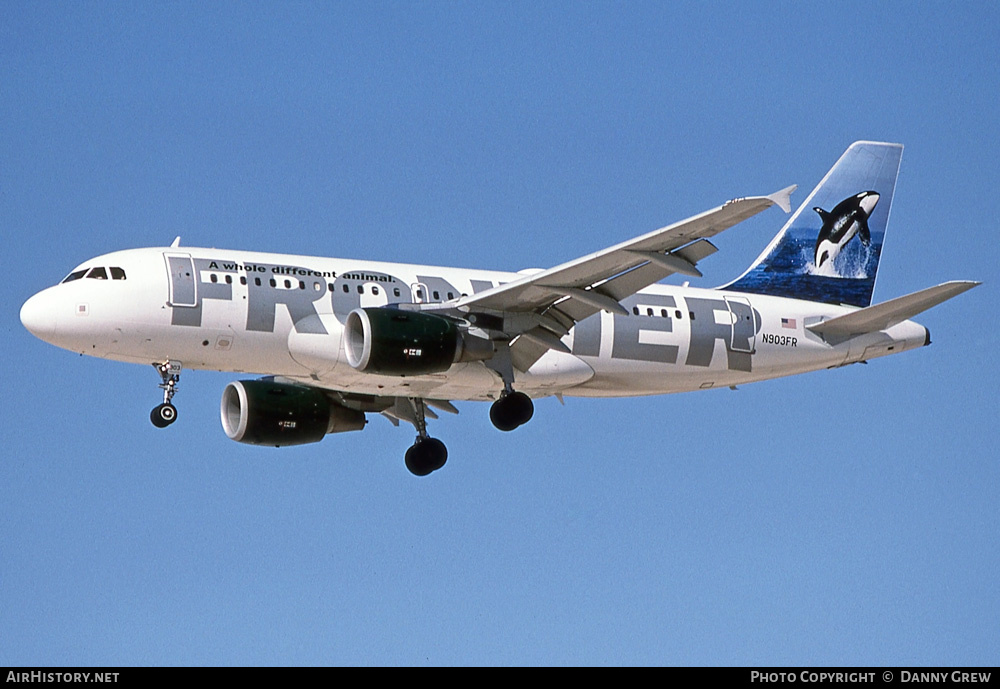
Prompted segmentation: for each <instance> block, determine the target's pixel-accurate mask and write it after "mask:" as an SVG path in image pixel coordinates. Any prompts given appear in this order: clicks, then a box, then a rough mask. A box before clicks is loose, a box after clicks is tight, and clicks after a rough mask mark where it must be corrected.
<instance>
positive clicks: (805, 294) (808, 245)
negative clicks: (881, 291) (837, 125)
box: [722, 141, 903, 307]
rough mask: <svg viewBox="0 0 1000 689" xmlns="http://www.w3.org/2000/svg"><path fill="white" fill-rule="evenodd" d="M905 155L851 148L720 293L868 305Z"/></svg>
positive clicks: (884, 147) (882, 147)
mask: <svg viewBox="0 0 1000 689" xmlns="http://www.w3.org/2000/svg"><path fill="white" fill-rule="evenodd" d="M902 156H903V147H902V146H901V145H899V144H889V143H881V142H874V141H858V142H855V143H854V144H852V145H851V146H850V148H848V149H847V151H845V152H844V154H843V155H842V156H841V157H840V160H838V161H837V162H836V164H835V165H834V166H833V167H832V168H831V169H830V171H829V172H828V173H827V175H826V176H825V177H824V178H823V179H822V180H821V181H820V183H819V184H818V185H817V186H816V188H815V189H813V190H812V193H810V194H809V196H808V197H807V198H806V200H805V201H804V202H803V203H802V205H800V206H799V207H798V209H797V210H796V211H795V213H794V214H793V215H792V217H791V219H789V221H788V222H787V223H786V224H785V226H784V227H783V228H782V229H781V231H780V232H779V233H778V235H777V236H776V237H775V238H774V239H773V240H772V241H771V244H770V245H769V246H768V247H767V248H766V249H764V252H763V253H762V254H761V255H760V257H759V258H758V259H757V261H756V262H754V263H753V265H751V266H750V268H748V269H747V271H746V272H745V273H743V275H741V276H740V277H739V278H737V279H736V280H735V281H734V282H731V283H730V284H728V285H725V286H724V287H722V289H729V290H734V291H737V292H748V293H751V294H768V295H773V296H778V297H790V298H793V299H806V300H809V301H817V302H822V303H826V304H837V305H847V306H859V307H865V306H869V305H871V303H872V293H873V292H874V290H875V274H876V272H877V270H878V262H879V258H880V257H881V254H882V241H883V239H884V238H885V231H886V227H887V225H888V223H889V210H890V208H891V207H892V196H893V192H894V191H895V188H896V177H897V175H898V174H899V164H900V161H901V160H902ZM827 208H829V209H831V210H829V211H827V210H825V209H827ZM855 236H857V237H858V238H859V240H860V241H852V240H853V239H854V237H855Z"/></svg>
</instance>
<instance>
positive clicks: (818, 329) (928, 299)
mask: <svg viewBox="0 0 1000 689" xmlns="http://www.w3.org/2000/svg"><path fill="white" fill-rule="evenodd" d="M979 284H981V283H978V282H973V281H968V280H957V281H954V282H945V283H944V284H941V285H938V286H937V287H928V288H927V289H922V290H920V291H919V292H914V293H913V294H907V295H906V296H904V297H897V298H896V299H890V300H889V301H887V302H883V303H881V304H876V305H875V306H868V307H866V308H863V309H858V310H857V311H854V312H853V313H849V314H847V315H846V316H838V317H836V318H832V319H830V320H828V321H822V322H820V323H814V324H812V325H807V326H806V327H807V328H808V329H809V330H811V331H813V332H814V333H820V334H823V335H856V334H859V333H869V332H874V331H877V330H885V329H886V328H891V327H892V326H894V325H895V324H896V323H902V322H903V321H905V320H908V319H910V318H913V317H914V316H916V315H917V314H918V313H923V312H924V311H926V310H927V309H929V308H931V307H932V306H937V305H938V304H940V303H941V302H943V301H947V300H949V299H951V298H952V297H957V296H958V295H959V294H961V293H962V292H965V291H966V290H970V289H972V288H973V287H975V286H976V285H979Z"/></svg>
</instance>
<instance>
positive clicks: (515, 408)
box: [486, 347, 535, 431]
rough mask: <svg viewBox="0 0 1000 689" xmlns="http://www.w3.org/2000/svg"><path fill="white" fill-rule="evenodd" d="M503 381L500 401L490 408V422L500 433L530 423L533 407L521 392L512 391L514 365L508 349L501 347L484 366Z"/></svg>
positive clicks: (533, 411) (528, 398)
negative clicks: (494, 372) (498, 375)
mask: <svg viewBox="0 0 1000 689" xmlns="http://www.w3.org/2000/svg"><path fill="white" fill-rule="evenodd" d="M486 365H487V366H489V367H490V368H492V369H493V370H494V371H496V372H497V373H498V374H500V378H501V380H503V392H501V393H500V399H498V400H497V401H496V402H494V403H493V406H491V407H490V421H492V422H493V425H494V426H496V427H497V428H498V429H500V430H501V431H512V430H514V429H515V428H517V427H518V426H523V425H524V424H526V423H528V422H529V421H531V417H532V416H533V415H534V413H535V405H534V403H533V402H532V401H531V398H530V397H528V396H527V395H525V394H524V393H523V392H515V391H514V365H513V362H512V361H511V358H510V348H509V347H502V348H500V349H498V350H497V353H496V356H494V358H493V359H492V360H491V361H489V362H487V364H486Z"/></svg>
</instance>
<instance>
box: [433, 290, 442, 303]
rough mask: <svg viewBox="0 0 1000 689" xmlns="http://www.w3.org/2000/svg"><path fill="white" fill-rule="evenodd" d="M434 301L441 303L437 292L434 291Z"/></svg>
mask: <svg viewBox="0 0 1000 689" xmlns="http://www.w3.org/2000/svg"><path fill="white" fill-rule="evenodd" d="M434 301H441V297H440V295H439V293H438V291H437V290H434Z"/></svg>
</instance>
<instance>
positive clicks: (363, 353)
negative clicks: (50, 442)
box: [20, 141, 980, 476]
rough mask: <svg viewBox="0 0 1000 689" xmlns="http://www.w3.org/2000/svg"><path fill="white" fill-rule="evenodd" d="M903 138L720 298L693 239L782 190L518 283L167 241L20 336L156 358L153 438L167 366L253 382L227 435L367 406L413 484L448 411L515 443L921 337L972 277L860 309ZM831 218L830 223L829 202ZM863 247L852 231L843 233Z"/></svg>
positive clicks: (326, 426)
mask: <svg viewBox="0 0 1000 689" xmlns="http://www.w3.org/2000/svg"><path fill="white" fill-rule="evenodd" d="M902 150H903V147H902V146H901V145H899V144H892V143H879V142H867V141H859V142H856V143H854V144H852V145H851V146H850V147H849V148H848V149H847V150H846V152H845V153H844V154H843V155H842V156H841V157H840V159H839V160H838V161H837V163H836V164H835V165H834V166H833V168H831V170H830V171H829V172H828V173H827V175H826V176H825V177H824V178H823V180H822V181H820V183H819V184H818V185H817V186H816V188H815V189H814V190H813V191H812V193H811V194H810V195H809V197H808V198H806V200H805V201H804V202H803V203H802V204H801V205H800V206H799V207H798V209H797V210H796V211H795V213H794V214H792V215H791V217H790V219H789V220H788V222H787V223H786V224H785V225H784V226H783V227H782V228H781V230H780V231H779V232H778V234H777V235H776V236H775V237H774V239H773V240H772V241H771V243H770V244H769V245H768V246H767V248H765V249H764V251H763V253H762V254H761V255H760V256H759V257H758V258H757V260H756V261H755V262H754V263H753V264H751V266H750V267H749V268H748V269H747V270H746V271H745V272H744V273H743V274H742V275H740V276H739V277H738V278H736V279H735V280H733V281H732V282H729V283H728V284H725V285H723V286H721V287H717V288H697V287H691V286H690V284H689V282H684V284H683V285H680V286H677V285H668V284H662V283H661V281H662V280H663V279H664V278H666V277H668V276H670V275H675V274H677V275H681V276H685V277H688V278H698V277H702V273H701V271H700V270H699V269H698V268H697V267H696V266H697V263H698V262H699V261H701V260H702V259H704V258H706V257H708V256H710V255H711V254H713V253H715V252H716V251H717V249H716V247H715V246H714V245H713V244H712V243H711V242H710V241H709V239H710V238H711V237H713V236H715V235H717V234H719V233H720V232H722V231H723V230H726V229H728V228H730V227H733V226H734V225H736V224H738V223H740V222H742V221H743V220H746V219H747V218H750V217H751V216H754V215H756V214H758V213H760V212H762V211H764V210H766V209H768V208H770V207H771V206H775V205H776V206H778V207H780V208H781V209H782V210H784V211H785V212H786V213H789V212H790V211H791V194H792V192H793V191H794V190H795V187H794V186H792V187H788V188H785V189H782V190H780V191H778V192H775V193H773V194H771V195H768V196H750V197H743V198H736V199H733V200H731V201H728V202H726V203H724V204H723V205H721V206H719V207H718V208H714V209H711V210H708V211H705V212H703V213H700V214H698V215H695V216H693V217H691V218H688V219H687V220H683V221H681V222H678V223H674V224H672V225H668V226H666V227H663V228H661V229H658V230H655V231H653V232H649V233H647V234H644V235H642V236H639V237H636V238H634V239H630V240H627V241H624V242H621V243H619V244H616V245H614V246H611V247H609V248H606V249H603V250H601V251H597V252H595V253H592V254H589V255H587V256H583V257H581V258H577V259H575V260H572V261H569V262H567V263H563V264H561V265H558V266H555V267H554V268H550V269H548V270H530V271H522V272H520V273H510V272H498V271H489V270H467V269H458V268H442V267H433V266H423V265H405V264H398V263H384V262H376V261H367V260H348V259H337V258H317V257H310V256H292V255H282V254H273V253H258V252H249V251H236V250H223V249H206V248H194V247H187V246H181V245H180V238H177V239H176V240H174V242H173V243H172V244H171V245H170V246H169V247H159V248H142V249H129V250H125V251H118V252H114V253H110V254H105V255H103V256H98V257H96V258H93V259H90V260H88V261H84V262H83V263H81V264H80V265H79V266H77V267H76V268H74V269H73V270H72V271H70V273H69V275H67V276H66V278H65V279H63V280H62V281H61V282H60V283H58V284H56V285H54V286H52V287H49V288H47V289H45V290H42V291H41V292H39V293H38V294H35V295H34V296H32V297H31V298H30V299H28V300H27V301H26V302H25V303H24V305H23V306H22V308H21V313H20V317H21V322H22V323H23V324H24V326H25V328H27V329H28V330H29V331H30V332H31V333H32V334H34V335H35V336H36V337H38V338H40V339H42V340H44V341H46V342H49V343H51V344H53V345H56V346H58V347H62V348H64V349H68V350H70V351H73V352H78V353H80V354H87V355H89V356H95V357H101V358H105V359H112V360H116V361H125V362H131V363H140V364H144V365H149V364H152V365H153V366H154V367H155V368H156V370H157V372H158V373H159V376H160V379H161V382H160V384H159V387H160V388H161V389H162V390H163V401H162V403H160V404H159V405H157V406H156V407H155V408H154V409H153V410H152V412H151V414H150V420H151V421H152V423H153V424H154V425H155V426H157V427H160V428H164V427H166V426H169V425H170V424H172V423H173V422H174V421H176V419H177V409H176V407H175V406H174V404H173V398H174V395H175V394H176V392H177V387H178V383H179V380H180V374H181V371H182V370H183V369H207V370H216V371H230V372H235V373H239V374H253V375H262V376H263V377H261V378H250V379H246V380H239V381H235V382H232V383H230V384H228V385H227V386H226V388H225V389H224V391H223V394H222V402H221V408H220V416H221V421H222V426H223V429H224V430H225V432H226V435H227V436H228V437H229V438H231V439H232V440H235V441H238V442H241V443H250V444H255V445H267V446H276V447H280V446H288V445H299V444H304V443H313V442H318V441H320V440H321V439H322V438H323V437H325V436H326V435H328V434H331V433H342V432H349V431H359V430H361V429H363V428H364V427H365V425H366V424H367V415H368V414H382V415H383V416H385V417H387V418H388V419H389V421H391V422H392V423H393V424H394V425H396V426H398V425H399V423H400V422H405V423H409V424H412V425H413V427H414V428H415V430H416V433H417V436H416V440H415V442H414V443H413V445H412V446H411V447H410V448H409V449H408V450H407V451H406V455H405V465H406V467H407V468H408V469H409V470H410V471H411V472H412V473H413V474H415V475H418V476H426V475H428V474H430V473H432V472H434V471H436V470H438V469H440V468H441V467H442V466H444V464H445V462H446V461H447V458H448V452H447V448H446V447H445V445H444V443H442V442H441V441H440V440H438V439H436V438H433V437H431V436H430V435H429V433H428V431H427V426H428V420H433V419H436V418H438V415H437V412H446V413H458V410H457V408H456V407H455V406H454V404H453V403H454V402H455V401H490V402H492V404H491V407H490V419H491V421H492V423H493V425H494V426H495V427H496V428H497V429H499V430H501V431H512V430H514V429H516V428H518V427H519V426H521V425H523V424H525V423H527V422H528V421H529V420H530V419H531V418H532V416H533V414H534V404H533V402H532V400H533V399H538V398H541V397H548V396H556V397H557V398H558V399H559V400H560V401H562V399H563V397H564V396H566V397H572V396H579V397H624V396H639V395H658V394H665V393H676V392H685V391H694V390H705V389H712V388H719V387H734V388H735V386H738V385H743V384H745V383H750V382H755V381H760V380H766V379H771V378H777V377H781V376H788V375H793V374H798V373H804V372H807V371H815V370H819V369H825V368H834V367H839V366H845V365H848V364H852V363H857V362H867V361H868V360H870V359H874V358H876V357H881V356H886V355H889V354H897V353H899V352H903V351H907V350H910V349H915V348H918V347H922V346H925V345H928V344H930V334H929V332H928V330H927V329H926V328H924V327H923V326H921V325H919V324H917V323H915V322H913V321H911V320H909V319H910V318H912V317H913V316H915V315H917V314H919V313H921V312H923V311H925V310H926V309H929V308H931V307H932V306H935V305H937V304H939V303H941V302H943V301H945V300H947V299H951V298H952V297H955V296H957V295H958V294H961V293H962V292H965V291H966V290H968V289H971V288H972V287H975V286H976V285H978V284H980V283H978V282H973V281H953V282H945V283H943V284H939V285H937V286H936V287H930V288H927V289H924V290H920V291H918V292H914V293H912V294H908V295H906V296H902V297H897V298H895V299H891V300H889V301H886V302H882V303H880V304H875V305H872V293H873V290H874V286H875V277H876V271H877V268H878V263H879V259H880V257H881V249H882V244H883V240H884V237H885V231H886V227H887V224H888V218H889V208H890V206H891V203H892V196H893V192H894V190H895V185H896V178H897V175H898V172H899V164H900V160H901V158H902ZM824 209H830V210H824ZM855 238H857V239H855Z"/></svg>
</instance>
